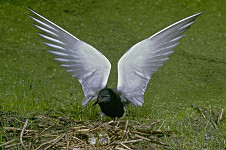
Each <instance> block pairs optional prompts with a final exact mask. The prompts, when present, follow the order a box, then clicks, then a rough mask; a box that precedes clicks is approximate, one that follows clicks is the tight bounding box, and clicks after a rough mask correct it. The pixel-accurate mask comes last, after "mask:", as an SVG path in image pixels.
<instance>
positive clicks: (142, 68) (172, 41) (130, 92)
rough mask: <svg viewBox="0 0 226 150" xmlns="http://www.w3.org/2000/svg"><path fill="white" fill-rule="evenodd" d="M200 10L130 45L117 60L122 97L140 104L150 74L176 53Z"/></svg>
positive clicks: (119, 89)
mask: <svg viewBox="0 0 226 150" xmlns="http://www.w3.org/2000/svg"><path fill="white" fill-rule="evenodd" d="M200 14H202V12H201V13H197V14H194V15H192V16H190V17H187V18H185V19H182V20H180V21H178V22H176V23H174V24H172V25H170V26H168V27H166V28H165V29H163V30H161V31H159V32H158V33H156V34H154V35H152V36H151V37H149V38H147V39H145V40H143V41H141V42H139V43H137V44H136V45H134V46H133V47H131V48H130V49H129V50H128V51H127V52H126V53H125V54H124V55H123V56H122V58H121V59H120V60H119V62H118V85H117V90H118V91H120V92H121V94H122V97H123V98H125V99H127V100H129V101H130V102H132V103H133V104H134V105H138V106H141V105H142V104H143V103H144V98H143V96H144V92H145V90H146V87H147V84H148V81H149V80H150V78H151V75H152V74H153V73H155V72H156V71H157V70H158V68H159V67H161V66H162V65H163V63H164V62H165V61H166V60H168V59H169V58H168V57H169V55H170V54H172V53H173V51H172V49H173V48H175V47H176V46H177V45H178V44H179V40H180V39H181V38H182V37H183V36H184V35H183V33H184V32H185V31H186V30H187V29H188V28H189V27H190V26H191V25H192V24H193V23H194V22H195V19H196V17H198V16H199V15H200Z"/></svg>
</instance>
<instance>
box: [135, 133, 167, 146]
mask: <svg viewBox="0 0 226 150" xmlns="http://www.w3.org/2000/svg"><path fill="white" fill-rule="evenodd" d="M135 136H136V137H138V138H141V139H144V140H146V141H149V142H152V143H155V144H160V145H164V146H168V144H166V143H163V142H160V141H156V140H154V139H149V138H146V137H143V136H140V135H138V134H135Z"/></svg>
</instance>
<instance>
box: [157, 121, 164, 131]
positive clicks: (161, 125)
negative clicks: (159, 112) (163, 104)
mask: <svg viewBox="0 0 226 150" xmlns="http://www.w3.org/2000/svg"><path fill="white" fill-rule="evenodd" d="M164 123H165V120H163V122H162V124H161V125H160V126H159V128H158V129H157V130H160V129H161V128H162V126H163V124H164Z"/></svg>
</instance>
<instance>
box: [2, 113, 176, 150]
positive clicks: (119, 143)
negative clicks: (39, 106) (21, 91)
mask: <svg viewBox="0 0 226 150" xmlns="http://www.w3.org/2000/svg"><path fill="white" fill-rule="evenodd" d="M2 119H4V120H5V121H7V122H15V121H17V122H20V123H22V122H23V123H24V125H23V128H17V127H3V130H4V132H5V135H6V136H9V137H8V138H10V135H11V134H12V133H13V138H12V137H11V139H10V140H9V141H7V142H6V143H4V144H2V145H1V146H4V147H5V148H6V149H10V148H11V149H15V148H17V147H23V149H35V150H37V149H50V148H51V149H67V150H69V149H73V150H75V149H121V150H122V149H134V148H136V147H137V144H138V145H139V144H142V143H145V141H146V142H149V143H153V144H154V145H158V146H161V147H163V148H167V146H168V144H167V143H164V142H163V141H161V140H160V138H159V137H162V136H164V135H171V134H172V133H173V132H172V131H162V130H161V127H162V125H163V124H164V120H153V121H152V122H150V123H149V124H148V125H143V124H142V123H141V122H137V121H135V120H112V121H107V122H102V123H101V122H94V121H72V120H68V119H66V118H61V117H55V116H39V117H33V118H30V119H26V121H25V122H24V118H18V117H15V116H11V117H9V116H7V115H5V116H2ZM156 125H157V126H159V127H158V130H151V129H152V127H153V126H156Z"/></svg>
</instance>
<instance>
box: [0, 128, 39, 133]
mask: <svg viewBox="0 0 226 150" xmlns="http://www.w3.org/2000/svg"><path fill="white" fill-rule="evenodd" d="M3 130H13V131H21V130H22V129H20V128H15V127H3ZM24 131H26V132H38V131H37V130H24Z"/></svg>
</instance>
